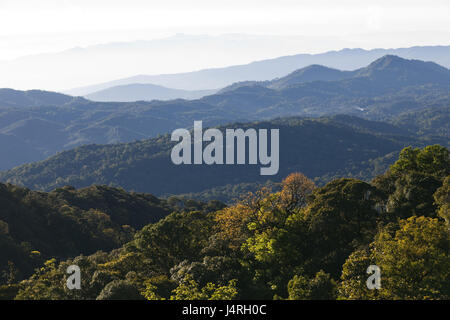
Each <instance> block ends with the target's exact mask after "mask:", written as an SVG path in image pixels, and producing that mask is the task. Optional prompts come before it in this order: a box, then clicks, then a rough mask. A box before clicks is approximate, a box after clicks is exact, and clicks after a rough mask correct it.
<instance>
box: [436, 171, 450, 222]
mask: <svg viewBox="0 0 450 320" xmlns="http://www.w3.org/2000/svg"><path fill="white" fill-rule="evenodd" d="M434 200H435V203H436V205H437V206H438V207H439V211H438V215H439V216H440V217H441V218H443V219H444V220H445V221H446V223H447V226H449V227H450V176H447V177H446V178H445V179H444V182H443V184H442V186H441V187H440V188H439V189H437V191H436V193H435V194H434Z"/></svg>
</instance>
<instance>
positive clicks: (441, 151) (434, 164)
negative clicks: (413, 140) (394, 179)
mask: <svg viewBox="0 0 450 320" xmlns="http://www.w3.org/2000/svg"><path fill="white" fill-rule="evenodd" d="M391 171H392V172H393V173H394V174H405V173H409V172H421V173H424V174H428V175H432V176H434V177H436V178H438V179H443V178H444V177H446V176H447V175H449V174H450V154H449V151H448V149H447V148H445V147H442V146H439V145H433V146H427V147H425V148H423V149H419V148H412V147H407V148H404V149H403V150H402V151H401V152H400V156H399V159H398V160H397V161H396V162H395V163H394V164H393V165H392V166H391Z"/></svg>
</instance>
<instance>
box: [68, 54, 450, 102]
mask: <svg viewBox="0 0 450 320" xmlns="http://www.w3.org/2000/svg"><path fill="white" fill-rule="evenodd" d="M385 55H396V56H399V57H402V58H405V59H419V60H424V61H433V62H435V63H438V64H440V65H442V66H444V67H446V68H450V46H422V47H419V46H416V47H410V48H398V49H373V50H364V49H343V50H339V51H329V52H325V53H320V54H296V55H291V56H283V57H279V58H274V59H267V60H261V61H255V62H252V63H249V64H244V65H236V66H230V67H224V68H213V69H204V70H200V71H194V72H185V73H176V74H161V75H142V74H141V75H136V76H133V77H127V78H123V79H118V80H114V81H110V82H105V83H100V84H96V85H91V86H85V87H80V88H74V89H72V90H67V91H65V92H66V93H68V94H72V95H80V96H84V95H87V94H89V93H92V92H95V91H99V90H103V89H106V88H109V87H113V86H117V85H125V84H131V83H151V84H155V85H161V86H165V87H168V88H176V89H183V90H205V89H207V90H208V89H219V88H224V87H226V86H228V85H231V84H232V83H235V82H240V81H266V80H271V79H274V78H277V77H278V78H279V77H284V76H286V75H288V74H289V73H291V72H293V71H295V70H298V69H301V68H304V67H307V66H310V65H314V64H316V65H321V66H326V67H329V68H335V69H339V70H355V69H358V68H362V67H364V66H367V65H368V64H369V63H371V62H372V61H374V60H376V59H378V58H381V57H383V56H385Z"/></svg>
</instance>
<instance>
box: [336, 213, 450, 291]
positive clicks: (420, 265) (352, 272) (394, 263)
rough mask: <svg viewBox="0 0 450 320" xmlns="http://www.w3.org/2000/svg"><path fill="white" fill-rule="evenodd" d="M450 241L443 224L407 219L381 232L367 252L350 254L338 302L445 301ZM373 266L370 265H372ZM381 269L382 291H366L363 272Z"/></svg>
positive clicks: (449, 282) (448, 287) (449, 288)
mask: <svg viewBox="0 0 450 320" xmlns="http://www.w3.org/2000/svg"><path fill="white" fill-rule="evenodd" d="M449 252H450V237H449V232H448V230H447V228H446V227H445V225H444V224H443V222H442V221H439V220H438V219H433V218H427V217H410V218H408V219H406V220H401V221H400V222H399V226H398V227H397V228H395V229H393V228H392V226H390V227H387V228H385V229H383V230H381V231H380V233H379V234H378V235H377V236H376V238H375V241H374V242H373V243H372V244H371V245H370V250H369V251H357V252H355V253H353V254H352V255H351V256H350V257H349V259H348V260H347V262H346V263H345V265H344V268H343V274H342V283H341V286H340V294H341V298H346V299H448V298H449V296H450V255H449ZM371 262H373V263H371ZM369 263H370V264H375V265H377V266H378V267H379V268H380V269H381V289H380V290H377V291H376V292H369V291H370V290H368V289H367V287H365V285H364V284H365V281H364V280H365V279H366V278H367V275H366V276H364V273H365V268H367V266H368V264H369Z"/></svg>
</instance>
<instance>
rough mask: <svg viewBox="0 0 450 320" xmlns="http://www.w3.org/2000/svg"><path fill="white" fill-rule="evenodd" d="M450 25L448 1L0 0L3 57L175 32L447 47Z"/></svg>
mask: <svg viewBox="0 0 450 320" xmlns="http://www.w3.org/2000/svg"><path fill="white" fill-rule="evenodd" d="M449 21H450V1H448V0H447V1H445V0H432V1H430V0H427V1H417V0H404V1H402V0H400V1H393V0H388V1H387V0H377V1H370V0H369V1H366V0H364V1H363V0H344V1H336V0H329V1H324V0H313V1H301V0H300V1H299V0H295V1H294V0H276V1H274V0H272V1H267V0H226V1H217V0H189V1H187V0H163V1H154V0H150V1H149V0H126V1H118V0H77V1H69V0H39V1H23V0H0V59H11V58H16V57H19V56H23V55H27V54H31V53H33V54H34V53H40V52H51V51H59V50H63V49H68V48H71V47H75V46H87V45H92V44H97V43H104V42H110V41H132V40H137V39H146V40H147V39H154V38H161V37H165V36H169V35H173V34H175V33H187V34H213V35H217V34H222V33H245V34H272V35H308V36H312V35H321V36H343V37H347V38H348V39H352V37H358V36H359V35H364V34H367V33H369V34H376V33H380V34H387V33H393V36H394V37H395V34H397V36H398V37H399V38H400V37H403V35H402V34H404V33H405V32H413V31H421V32H426V31H427V32H437V33H439V35H438V36H437V37H438V38H437V39H435V38H433V39H429V40H430V41H432V42H436V41H439V40H440V41H441V42H442V43H443V44H449V41H450V39H448V38H447V37H446V35H447V36H448V33H450V22H449ZM439 37H442V38H439ZM426 38H427V37H426V36H424V35H423V38H418V39H416V41H417V42H419V43H423V42H424V41H426V40H427V39H426ZM413 40H414V39H411V41H413ZM444 42H445V43H444ZM379 45H380V44H379V41H377V42H376V43H374V46H379ZM366 46H367V47H370V43H368V44H367V45H366ZM311 50H312V51H314V48H311Z"/></svg>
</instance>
